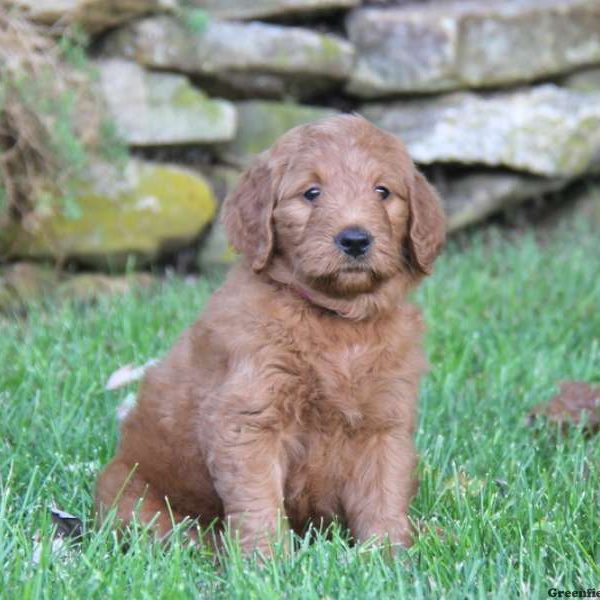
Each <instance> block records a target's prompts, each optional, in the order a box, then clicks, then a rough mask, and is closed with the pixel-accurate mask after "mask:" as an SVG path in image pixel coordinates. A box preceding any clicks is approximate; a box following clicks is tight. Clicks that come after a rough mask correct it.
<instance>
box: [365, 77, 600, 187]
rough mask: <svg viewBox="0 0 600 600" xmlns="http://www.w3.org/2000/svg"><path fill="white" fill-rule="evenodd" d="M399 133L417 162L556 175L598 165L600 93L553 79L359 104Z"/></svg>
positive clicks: (369, 115) (577, 172) (571, 174)
mask: <svg viewBox="0 0 600 600" xmlns="http://www.w3.org/2000/svg"><path fill="white" fill-rule="evenodd" d="M361 112H362V114H364V116H365V117H367V118H368V119H370V120H371V121H373V122H374V123H375V124H376V125H378V126H380V127H382V128H383V129H387V130H389V131H391V132H393V133H395V134H397V135H398V136H400V137H401V138H402V139H403V140H404V142H405V143H406V144H407V146H408V148H409V151H410V153H411V155H412V157H413V159H414V160H416V161H417V162H420V163H423V164H430V163H435V162H442V163H444V162H445V163H462V164H483V165H490V166H496V167H497V166H501V167H508V168H511V169H516V170H522V171H529V172H531V173H534V174H538V175H545V176H551V177H574V176H577V175H580V174H582V173H585V172H587V171H593V170H596V169H597V168H598V167H599V166H600V93H598V92H596V93H595V92H577V91H572V90H568V89H563V88H559V87H557V86H554V85H542V86H537V87H533V88H530V89H525V90H520V91H514V92H504V93H497V94H490V95H486V96H480V95H477V94H473V93H470V92H457V93H454V94H449V95H447V96H442V97H439V98H435V99H426V100H411V101H406V102H394V103H385V104H370V105H365V106H363V108H362V110H361Z"/></svg>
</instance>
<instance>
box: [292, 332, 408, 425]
mask: <svg viewBox="0 0 600 600" xmlns="http://www.w3.org/2000/svg"><path fill="white" fill-rule="evenodd" d="M319 341H320V340H317V341H316V342H315V343H312V344H311V343H310V342H311V340H310V339H309V340H302V342H304V343H303V344H301V345H300V347H301V348H302V350H301V351H300V353H299V357H300V358H299V367H300V369H301V370H302V373H301V375H300V378H299V380H300V381H302V388H303V389H299V390H298V395H297V397H296V398H295V401H294V406H295V408H294V412H295V413H296V414H295V416H296V418H297V419H299V421H300V422H301V423H303V424H304V425H305V426H307V427H309V428H310V429H313V430H314V429H320V430H323V431H328V430H332V429H336V428H339V427H340V426H341V427H343V428H345V429H348V430H352V429H357V428H362V427H367V426H371V427H378V426H381V424H382V422H383V421H385V419H386V417H387V416H389V413H390V406H389V403H390V392H392V395H393V390H392V388H393V381H394V379H395V378H396V376H397V375H398V373H399V372H400V370H401V366H400V364H398V361H397V360H395V359H393V360H390V358H391V356H392V353H390V352H389V349H388V348H386V347H385V346H383V345H381V344H377V345H375V344H371V343H369V340H368V339H360V336H355V337H354V338H353V339H350V340H335V339H332V340H330V341H331V343H328V344H319V343H318V342H319Z"/></svg>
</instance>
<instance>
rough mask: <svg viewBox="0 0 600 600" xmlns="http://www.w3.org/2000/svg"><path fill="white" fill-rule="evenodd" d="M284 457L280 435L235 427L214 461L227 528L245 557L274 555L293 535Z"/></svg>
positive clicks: (216, 452) (215, 483) (212, 462)
mask: <svg viewBox="0 0 600 600" xmlns="http://www.w3.org/2000/svg"><path fill="white" fill-rule="evenodd" d="M280 457H281V451H280V444H279V441H278V439H277V436H276V434H274V433H272V432H268V431H261V430H260V429H254V428H251V427H248V426H246V427H243V426H241V427H239V428H238V427H235V426H234V427H233V428H231V429H229V431H228V433H227V434H226V439H223V440H222V443H221V444H220V445H219V447H218V448H217V450H216V451H215V452H214V453H213V454H212V456H211V460H209V468H210V471H211V475H212V477H213V483H214V486H215V489H216V490H217V493H218V494H219V496H220V498H221V500H222V502H223V507H224V513H225V523H226V525H227V526H228V527H229V530H230V531H231V533H232V534H233V535H234V536H236V537H237V538H238V539H239V542H240V545H241V547H242V550H243V551H244V552H250V551H252V550H254V549H258V550H260V551H262V552H263V553H264V554H267V555H268V554H270V553H271V550H272V545H271V544H272V543H273V542H274V541H277V540H278V539H282V538H281V537H280V536H285V534H286V532H287V530H288V527H287V523H286V517H285V514H284V506H283V482H284V466H283V464H282V461H281V458H280ZM283 539H284V542H285V538H283Z"/></svg>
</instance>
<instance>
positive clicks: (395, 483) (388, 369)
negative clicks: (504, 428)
mask: <svg viewBox="0 0 600 600" xmlns="http://www.w3.org/2000/svg"><path fill="white" fill-rule="evenodd" d="M222 219H223V223H224V226H225V229H226V231H227V234H228V236H229V240H230V242H231V244H232V245H233V246H234V247H235V248H236V249H237V250H238V251H239V252H240V253H241V254H242V255H243V262H242V263H241V264H239V265H238V266H237V267H235V268H233V269H232V270H231V271H230V273H229V276H228V277H227V280H226V281H225V283H224V285H223V286H222V287H221V288H220V289H219V290H218V291H217V292H216V293H215V294H214V295H213V296H212V298H211V299H210V300H209V302H208V305H207V307H206V310H205V311H204V315H203V316H202V317H201V318H200V319H199V320H198V321H197V322H196V323H195V324H194V325H192V326H191V327H190V328H189V329H188V330H186V331H185V332H184V333H183V335H182V336H181V337H180V338H179V340H178V342H177V343H176V344H175V346H174V347H173V349H172V350H171V352H170V353H169V354H168V356H167V357H166V358H165V359H164V360H162V361H161V362H160V363H158V364H157V365H155V366H153V367H152V368H150V369H149V371H148V372H147V374H146V376H145V378H144V380H143V381H142V384H141V389H140V392H139V398H138V402H137V405H136V406H135V408H134V409H133V410H132V411H131V412H130V414H129V415H128V416H127V417H126V419H125V420H124V422H123V423H122V428H121V440H120V444H119V448H118V451H117V455H116V457H115V458H114V460H113V461H112V462H111V463H110V464H109V465H108V467H107V468H106V469H105V470H104V472H103V473H102V474H101V476H100V478H99V480H98V485H97V493H96V506H97V510H98V511H99V514H100V517H101V518H104V516H105V515H106V514H107V513H108V511H109V510H110V509H111V508H114V509H115V511H116V516H117V521H118V522H119V523H120V524H127V523H128V522H130V521H131V519H132V518H133V517H134V515H137V517H138V518H139V519H140V520H141V521H142V522H147V523H152V526H153V527H154V529H155V530H156V532H157V534H158V535H159V536H164V535H167V534H168V533H169V531H170V530H171V528H172V526H173V523H176V522H179V521H181V520H183V519H184V518H186V517H189V518H192V519H194V520H196V522H197V523H199V524H200V525H201V526H204V527H206V526H208V525H209V524H211V523H213V522H216V523H217V524H220V525H221V526H223V525H224V524H228V526H229V527H230V528H231V530H232V531H233V532H234V533H235V534H236V535H237V536H239V540H240V543H241V545H242V547H243V548H244V549H245V550H246V551H249V550H252V549H260V550H263V551H268V550H269V549H270V548H271V545H270V544H271V541H272V540H273V536H274V535H275V534H276V532H279V533H280V532H281V527H282V526H283V527H291V528H293V529H294V530H295V531H298V532H301V531H302V530H303V529H304V528H305V527H306V525H307V524H308V523H309V522H316V523H319V524H327V523H328V522H330V521H331V520H332V519H334V518H337V519H338V520H341V521H342V522H343V523H344V524H345V525H346V526H347V527H348V528H349V530H350V533H351V535H352V536H353V538H354V539H355V540H358V541H361V540H362V541H364V540H367V539H370V538H373V537H376V538H379V539H381V540H383V539H387V540H388V541H389V542H391V543H392V544H398V545H402V546H409V545H410V543H411V527H410V524H409V521H408V517H407V511H408V508H409V502H410V500H411V497H412V496H413V494H414V493H415V490H416V483H415V481H416V480H415V475H414V471H415V463H416V453H415V448H414V443H413V434H414V429H415V412H416V411H415V409H416V399H417V391H418V384H419V379H420V377H421V375H422V374H423V373H424V371H425V369H426V360H425V357H424V354H423V350H422V348H421V336H422V333H423V323H422V320H421V316H420V313H419V311H418V310H417V309H416V308H414V307H413V306H411V305H409V304H407V302H406V301H405V298H406V295H407V292H408V291H409V290H410V289H411V288H413V287H414V286H415V285H416V284H417V283H418V282H419V280H420V279H421V278H422V276H423V275H426V274H429V273H430V272H431V270H432V265H433V262H434V259H435V258H436V256H437V255H438V253H439V252H440V249H441V247H442V245H443V241H444V236H445V228H444V218H443V213H442V210H441V208H440V204H439V201H438V198H437V196H436V193H435V192H434V190H433V188H432V187H431V186H430V185H429V184H428V183H427V182H426V180H425V179H424V177H423V176H422V175H421V174H420V173H419V172H418V171H417V170H416V169H415V167H414V165H413V163H412V161H411V160H410V158H409V156H408V154H407V152H406V149H405V148H404V146H403V145H402V143H401V142H400V141H399V140H398V139H397V138H395V137H394V136H392V135H390V134H388V133H385V132H384V131H381V130H379V129H377V128H376V127H374V126H373V125H371V124H370V123H368V122H367V121H366V120H365V119H363V118H361V117H359V116H350V115H345V116H337V117H333V118H329V119H325V120H323V121H319V122H316V123H313V124H309V125H303V126H300V127H297V128H295V129H292V130H291V131H289V132H288V133H287V134H285V135H284V136H283V137H281V138H280V140H279V141H278V142H277V143H276V144H275V145H274V146H273V147H272V148H271V149H270V150H269V151H267V152H265V153H264V154H262V155H260V156H259V157H258V158H257V159H256V161H255V162H254V164H253V165H252V166H251V167H250V168H249V169H248V170H247V171H246V172H245V173H244V175H243V176H242V178H241V181H240V183H239V185H238V187H237V188H236V190H235V191H234V192H233V193H232V194H231V195H230V196H229V197H228V198H227V200H226V201H225V204H224V206H223V213H222Z"/></svg>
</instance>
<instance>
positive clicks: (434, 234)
mask: <svg viewBox="0 0 600 600" xmlns="http://www.w3.org/2000/svg"><path fill="white" fill-rule="evenodd" d="M408 204H409V208H410V217H409V229H408V246H409V252H410V260H411V263H412V265H413V267H414V268H415V269H416V270H419V271H421V272H422V273H424V274H425V275H430V274H431V272H432V270H433V261H434V260H435V259H436V257H437V256H438V254H439V253H440V252H441V250H442V247H443V245H444V242H445V240H446V218H445V215H444V211H443V209H442V206H441V203H440V199H439V196H438V194H437V192H436V191H435V189H434V188H433V186H431V185H430V184H429V183H428V182H427V180H426V179H425V177H423V175H421V173H419V172H415V176H414V178H413V181H412V184H411V186H410V191H409V198H408Z"/></svg>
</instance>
